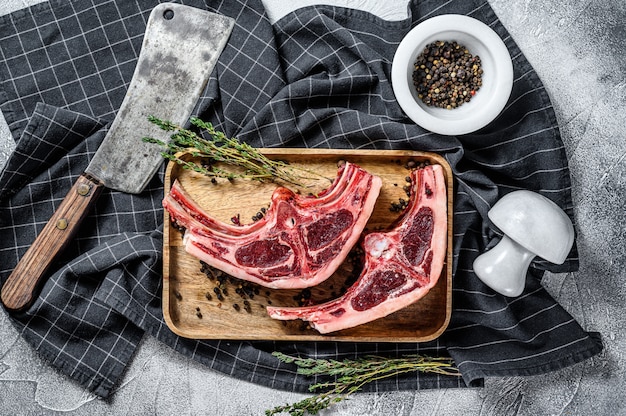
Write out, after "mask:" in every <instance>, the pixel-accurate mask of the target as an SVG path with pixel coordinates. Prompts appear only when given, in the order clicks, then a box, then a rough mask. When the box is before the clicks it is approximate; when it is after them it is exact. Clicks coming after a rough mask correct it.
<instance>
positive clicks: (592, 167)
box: [0, 0, 626, 416]
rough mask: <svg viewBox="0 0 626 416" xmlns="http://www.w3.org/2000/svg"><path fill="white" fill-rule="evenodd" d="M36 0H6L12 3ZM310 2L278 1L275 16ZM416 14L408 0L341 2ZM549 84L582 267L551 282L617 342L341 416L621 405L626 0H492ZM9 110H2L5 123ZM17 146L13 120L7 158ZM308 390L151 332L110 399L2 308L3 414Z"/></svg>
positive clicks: (139, 406) (572, 307) (356, 405)
mask: <svg viewBox="0 0 626 416" xmlns="http://www.w3.org/2000/svg"><path fill="white" fill-rule="evenodd" d="M36 2H38V1H37V0H3V1H2V2H1V4H0V13H2V14H4V13H7V12H9V11H12V10H16V9H19V8H21V7H25V6H26V5H28V4H33V3H36ZM313 2H314V1H311V0H299V1H290V2H288V4H289V5H288V6H287V5H286V4H287V2H278V1H277V0H273V1H272V0H266V3H267V4H268V6H269V8H270V11H271V17H272V18H273V19H276V18H279V17H280V16H282V15H283V14H284V13H286V12H288V11H289V10H291V9H292V8H296V7H298V6H300V5H304V4H311V3H313ZM329 2H330V3H334V4H341V5H347V6H350V7H355V8H364V9H369V10H372V11H374V12H375V13H378V14H380V15H381V16H383V17H385V18H388V19H399V18H402V17H404V16H406V2H405V1H400V0H394V1H387V2H379V1H364V0H361V1H358V0H355V1H351V0H335V1H329ZM490 3H491V4H492V6H493V8H494V9H495V11H496V13H497V14H498V15H499V17H500V18H501V20H502V22H503V23H504V25H505V26H506V27H507V28H508V29H509V31H510V32H511V34H512V36H513V37H514V39H515V40H516V41H517V42H518V44H519V45H520V48H521V49H522V51H523V52H524V53H525V54H526V56H527V57H528V59H529V60H530V62H531V64H532V65H533V66H534V67H535V68H536V70H537V72H538V73H539V75H540V77H541V78H542V80H543V81H544V83H545V85H546V88H547V91H548V92H549V94H550V95H551V97H552V99H553V103H554V106H555V108H556V112H557V116H558V118H559V122H560V126H561V129H562V135H563V139H564V142H565V146H566V149H567V153H568V155H569V159H570V166H571V171H572V178H573V195H574V206H575V213H576V222H577V227H578V229H577V231H578V244H579V251H580V258H581V267H580V271H578V272H576V273H569V274H558V275H556V274H552V275H548V276H546V278H545V279H544V284H545V285H546V286H547V287H548V289H549V290H550V292H551V293H552V294H553V295H554V296H555V297H556V298H557V299H558V300H559V302H560V303H561V304H562V305H563V306H564V307H565V308H566V309H567V310H568V311H570V313H572V314H573V315H574V317H575V318H576V319H577V320H578V321H579V322H580V323H581V324H582V326H583V327H584V328H585V329H587V330H590V331H599V332H601V333H602V335H603V338H604V342H605V351H604V353H603V354H602V355H601V356H599V357H595V358H593V359H591V360H588V361H586V362H584V363H582V364H579V365H576V366H573V367H570V368H567V369H564V370H562V371H558V372H554V373H550V374H548V375H544V376H538V377H527V378H518V377H513V378H495V379H489V380H487V381H486V385H485V387H484V388H482V389H466V390H458V389H455V390H433V391H421V392H413V391H408V392H394V393H380V394H375V393H372V394H358V395H356V396H354V397H353V398H352V399H351V400H349V401H347V402H344V403H341V404H339V405H337V406H335V407H334V408H333V409H332V410H331V411H329V412H327V413H326V414H333V415H335V414H337V415H355V416H356V415H363V414H368V415H425V414H428V415H498V416H500V415H599V416H602V415H621V414H626V404H624V403H623V400H622V398H623V397H624V392H625V391H626V375H625V370H626V347H625V346H626V343H625V342H624V341H625V338H626V330H625V329H624V328H625V326H626V325H625V324H626V314H625V313H624V299H625V297H626V286H625V285H624V283H623V282H624V279H623V277H624V276H625V273H624V271H623V268H624V266H625V265H626V254H625V253H626V249H625V248H624V242H625V241H626V231H625V230H626V228H625V227H623V224H624V222H625V220H626V218H625V217H626V215H625V210H624V208H623V201H624V200H626V195H625V194H626V191H625V185H626V184H625V182H626V140H625V138H626V137H625V136H626V111H624V110H626V75H625V74H626V54H624V45H625V43H624V41H626V32H624V28H623V24H624V22H625V21H626V4H625V3H624V2H623V1H622V0H605V1H603V2H597V1H591V0H583V1H578V0H560V1H556V0H491V1H490ZM0 121H2V120H0ZM11 149H12V143H11V139H10V137H9V134H8V131H7V129H6V125H4V126H3V123H2V122H0V166H1V165H2V164H3V163H4V161H5V160H6V157H7V155H8V153H9V152H10V151H11ZM304 397H306V395H303V394H289V393H285V392H282V391H275V390H271V389H269V388H266V387H263V386H258V385H253V384H249V383H245V382H241V381H238V380H235V379H232V378H229V377H227V376H225V375H222V374H219V373H216V372H213V371H210V370H207V369H206V368H204V367H202V366H201V365H199V364H196V363H194V362H192V361H190V360H188V359H186V358H184V357H182V356H181V355H179V354H177V353H175V352H172V351H171V350H170V349H169V348H167V347H164V346H163V345H161V344H160V343H158V342H157V341H155V340H154V339H152V338H149V337H146V338H145V339H144V340H143V343H142V345H141V347H140V349H139V352H138V353H137V356H136V357H135V359H134V361H133V364H132V365H131V367H130V368H129V369H128V372H127V374H126V375H125V377H124V380H123V383H122V385H121V386H120V387H119V390H118V391H117V393H116V394H115V395H114V396H113V398H112V399H110V400H108V401H103V400H99V399H97V398H96V397H94V396H92V395H90V394H89V393H87V392H86V391H84V390H83V389H81V388H80V387H78V386H77V385H76V384H74V383H73V382H72V381H70V380H68V379H66V378H65V377H63V376H61V375H59V374H58V373H57V372H56V371H55V370H54V369H53V368H52V367H50V366H48V365H47V364H45V363H44V362H43V361H42V360H41V359H40V358H39V357H37V355H36V354H35V353H34V352H33V351H32V350H31V349H30V347H29V346H28V345H26V344H25V342H24V341H22V339H21V338H20V336H19V334H18V333H17V332H16V330H15V329H14V328H13V327H12V326H11V324H10V322H9V321H8V318H7V316H6V314H5V313H4V312H0V414H1V415H35V414H37V415H40V414H63V415H100V414H112V415H117V414H130V415H146V414H158V415H172V414H177V415H201V414H205V415H260V414H263V411H264V410H265V409H268V408H271V407H273V406H275V405H279V404H283V403H285V402H293V401H297V400H300V399H302V398H304Z"/></svg>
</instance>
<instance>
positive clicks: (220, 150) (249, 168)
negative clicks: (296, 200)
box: [143, 116, 320, 187]
mask: <svg viewBox="0 0 626 416" xmlns="http://www.w3.org/2000/svg"><path fill="white" fill-rule="evenodd" d="M148 120H149V121H150V122H151V123H153V124H155V125H156V126H158V127H159V128H161V129H162V130H164V131H168V132H173V133H172V135H171V136H170V141H169V142H168V143H165V142H164V141H162V140H159V139H155V138H152V137H144V138H143V141H144V142H147V143H154V144H157V145H159V146H161V147H162V148H163V149H164V150H163V151H162V152H161V155H162V156H163V157H164V158H166V159H168V160H171V161H174V162H176V163H178V164H179V165H181V166H182V167H183V168H184V169H188V170H191V171H194V172H197V173H200V174H202V175H205V176H208V177H210V178H225V179H228V180H233V179H237V178H246V179H253V180H258V181H261V182H265V181H274V180H282V181H284V182H286V183H288V184H292V185H296V186H300V187H304V186H305V180H306V179H311V178H312V177H317V178H319V177H320V175H317V174H315V173H314V172H310V171H308V170H304V169H298V168H296V167H293V166H290V165H289V164H288V163H287V162H285V161H281V160H272V159H269V158H268V157H266V156H265V155H263V154H262V153H261V152H260V151H259V150H258V149H256V148H255V147H253V146H250V145H249V144H247V143H242V142H240V141H239V140H238V139H236V138H234V137H232V138H231V137H227V136H226V135H225V134H224V133H223V132H221V131H219V130H217V129H215V127H214V126H213V124H212V123H210V122H206V121H203V120H201V119H199V118H197V117H192V118H190V120H189V121H190V123H191V125H192V126H194V127H196V128H197V129H199V130H200V131H201V132H205V133H206V135H208V138H205V137H203V136H202V135H201V134H198V133H196V132H194V131H192V130H189V129H185V128H183V127H181V126H179V125H176V124H174V123H172V122H170V121H167V120H161V119H159V118H158V117H155V116H149V117H148ZM184 151H187V152H189V153H190V154H191V155H192V156H193V157H202V158H206V159H208V160H209V162H210V163H208V164H199V163H196V162H194V161H189V160H184V159H182V158H180V157H179V155H178V154H179V153H180V152H184ZM215 162H221V163H224V164H227V165H231V166H237V167H239V168H242V169H243V172H241V171H239V172H235V171H230V170H225V169H222V168H218V167H217V166H215V165H214V163H215Z"/></svg>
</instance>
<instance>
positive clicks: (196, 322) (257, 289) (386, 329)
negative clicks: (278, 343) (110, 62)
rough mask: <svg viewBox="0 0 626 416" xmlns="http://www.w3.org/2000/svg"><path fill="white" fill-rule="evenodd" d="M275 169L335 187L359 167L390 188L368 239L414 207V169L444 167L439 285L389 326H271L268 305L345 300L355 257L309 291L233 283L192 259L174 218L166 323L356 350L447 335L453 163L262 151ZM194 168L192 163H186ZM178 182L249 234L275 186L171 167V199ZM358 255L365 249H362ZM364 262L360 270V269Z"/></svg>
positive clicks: (417, 155)
mask: <svg viewBox="0 0 626 416" xmlns="http://www.w3.org/2000/svg"><path fill="white" fill-rule="evenodd" d="M262 151H263V153H264V154H265V155H266V156H268V157H270V158H274V159H280V160H284V161H288V162H289V163H290V165H292V166H296V167H301V168H304V169H307V170H309V171H314V172H317V173H320V174H322V175H323V176H324V177H325V178H330V179H334V177H335V176H336V173H337V163H338V162H339V161H340V160H348V161H350V162H353V163H357V164H359V165H360V166H362V167H363V168H365V169H366V170H368V171H369V172H371V173H372V174H375V175H378V176H380V177H381V178H382V179H383V188H382V190H381V193H380V196H379V198H378V200H377V202H376V206H375V208H374V212H373V214H372V216H371V217H370V220H369V221H368V224H367V229H370V230H374V229H384V228H386V227H388V226H389V225H390V224H391V223H392V222H393V221H394V220H395V219H396V218H397V217H398V216H399V215H401V211H402V208H403V205H404V202H403V201H405V200H408V197H407V194H406V189H407V182H406V178H407V174H408V168H409V167H410V166H412V165H413V164H421V163H427V164H440V165H442V166H443V167H444V172H445V176H446V184H447V197H448V242H447V243H448V244H447V251H446V264H445V265H444V269H443V271H442V275H441V276H440V278H439V280H438V282H437V284H436V285H435V287H434V288H433V289H431V290H430V292H429V293H428V294H427V295H426V296H425V297H423V298H422V299H420V300H419V301H418V302H417V303H415V304H413V305H411V306H409V307H407V308H405V309H402V310H400V311H398V312H396V313H393V314H391V315H389V316H387V317H385V318H381V319H378V320H376V321H374V322H370V323H368V324H364V325H360V326H357V327H355V328H351V329H346V330H343V331H338V332H335V333H331V334H325V335H321V334H320V333H319V332H317V331H315V330H314V329H311V328H310V327H308V325H307V324H306V323H305V322H302V321H299V320H298V321H289V322H287V321H278V320H274V319H272V318H270V317H269V315H268V314H267V312H266V307H267V306H268V305H274V306H278V305H280V306H298V305H301V304H304V303H310V302H313V303H321V302H324V301H327V300H330V299H334V298H336V297H339V296H341V294H343V292H344V291H345V289H346V288H347V287H348V286H349V285H350V284H351V283H353V282H354V280H355V279H356V277H358V270H357V268H355V261H357V260H356V256H355V255H349V256H348V258H347V259H346V260H345V261H344V263H343V264H342V265H341V266H340V268H339V269H338V270H337V271H336V272H335V274H333V276H331V277H330V278H329V279H328V280H327V281H326V282H324V283H322V284H320V285H318V286H315V287H312V288H308V289H298V290H295V289H294V290H285V289H268V288H265V287H262V286H259V285H256V284H252V283H248V282H244V281H242V280H239V279H235V278H233V277H230V276H228V275H226V274H224V273H223V272H221V271H219V270H217V269H214V268H212V267H209V266H207V265H206V264H203V263H201V262H200V260H198V259H197V258H195V257H192V256H191V255H189V254H187V253H186V252H185V249H184V247H183V241H182V236H183V234H182V233H181V231H180V230H178V229H177V228H176V227H175V226H174V225H173V224H172V223H171V222H170V219H169V214H168V212H167V211H165V219H164V250H163V315H164V317H165V321H166V322H167V324H168V326H169V327H170V329H171V330H172V331H173V332H175V333H176V334H178V335H180V336H183V337H187V338H195V339H239V340H294V341H297V340H300V341H302V340H305V341H306V340H310V341H324V340H325V341H354V342H357V341H358V342H422V341H428V340H432V339H435V338H437V337H438V336H439V335H440V334H441V333H442V332H443V331H444V329H445V328H446V327H447V325H448V321H449V319H450V314H451V292H452V173H451V170H450V167H449V165H448V164H447V162H446V161H445V159H443V158H441V157H440V156H438V155H436V154H431V153H423V152H415V151H396V150H388V151H379V150H355V151H349V150H332V149H329V150H310V149H262ZM182 157H183V158H184V159H185V160H189V161H192V160H195V161H200V160H199V159H197V158H194V157H193V156H192V155H191V154H185V155H183V156H182ZM174 180H178V181H180V182H181V184H182V185H183V187H184V188H185V189H186V190H187V191H188V192H189V194H190V195H191V197H192V198H193V199H194V200H195V201H196V202H198V204H200V206H201V207H202V208H203V209H204V210H206V211H207V212H208V213H210V214H211V215H212V216H214V217H216V218H218V219H220V220H222V221H224V222H227V223H228V222H231V221H233V220H234V221H240V222H241V223H242V224H245V223H249V222H252V221H253V219H254V218H253V217H257V218H258V216H262V215H263V213H264V210H265V209H266V208H267V207H268V204H269V201H270V196H271V194H272V191H273V190H274V189H275V188H276V186H277V184H276V183H271V182H270V183H259V182H258V181H252V180H247V179H236V180H233V181H228V180H225V179H223V180H218V181H211V179H209V178H207V177H205V176H202V175H201V174H198V173H196V172H192V171H190V170H186V169H183V168H182V167H181V166H180V165H178V164H176V163H174V162H170V163H169V165H168V167H167V171H166V178H165V193H167V192H169V188H170V186H171V184H172V183H173V181H174ZM310 185H311V187H310V188H309V187H307V190H309V191H310V192H312V193H315V192H319V191H321V190H323V189H325V188H326V187H328V185H329V182H328V180H327V179H311V183H310ZM357 250H358V248H357ZM359 261H360V260H359Z"/></svg>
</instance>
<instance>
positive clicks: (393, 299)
mask: <svg viewBox="0 0 626 416" xmlns="http://www.w3.org/2000/svg"><path fill="white" fill-rule="evenodd" d="M411 179H412V189H411V199H410V201H409V206H408V207H407V209H406V211H405V213H404V215H403V216H402V217H401V218H400V219H399V221H398V222H397V223H396V224H395V226H394V227H393V228H392V229H391V230H390V231H387V232H375V233H370V234H367V235H366V236H365V239H364V241H363V249H364V252H365V265H364V268H363V271H362V272H361V274H360V276H359V278H358V280H357V281H356V282H355V283H354V285H353V286H352V287H350V288H349V289H348V291H347V292H346V293H345V294H344V295H343V296H342V297H340V298H337V299H335V300H332V301H329V302H326V303H323V304H319V305H314V306H305V307H273V306H268V307H267V311H268V313H269V315H270V316H271V317H272V318H275V319H280V320H293V319H302V320H304V321H308V322H309V323H310V325H311V326H312V327H313V328H315V329H316V330H318V331H319V332H320V333H322V334H325V333H329V332H334V331H338V330H341V329H346V328H351V327H354V326H357V325H361V324H364V323H366V322H371V321H373V320H375V319H378V318H382V317H384V316H387V315H389V314H390V313H392V312H395V311H398V310H400V309H402V308H404V307H406V306H408V305H410V304H412V303H415V302H416V301H417V300H419V299H420V298H422V297H423V296H424V295H425V294H426V293H427V292H428V291H429V290H430V289H431V288H432V287H433V286H434V285H435V284H436V283H437V280H438V279H439V276H440V275H441V271H442V269H443V265H444V261H445V257H446V242H447V197H446V186H445V182H444V176H443V170H442V168H441V166H439V165H432V166H427V167H425V168H423V169H417V170H414V171H412V172H411Z"/></svg>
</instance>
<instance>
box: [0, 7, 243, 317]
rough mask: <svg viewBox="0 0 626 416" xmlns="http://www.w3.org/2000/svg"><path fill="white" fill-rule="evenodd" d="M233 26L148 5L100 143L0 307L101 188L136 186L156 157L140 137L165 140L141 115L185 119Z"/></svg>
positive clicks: (32, 286) (38, 268) (20, 297)
mask: <svg viewBox="0 0 626 416" xmlns="http://www.w3.org/2000/svg"><path fill="white" fill-rule="evenodd" d="M233 26H234V20H233V19H232V18H229V17H226V16H223V15H219V14H216V13H212V12H208V11H204V10H200V9H196V8H193V7H189V6H184V5H181V4H175V3H162V4H160V5H158V6H156V7H155V8H154V9H153V10H152V12H151V13H150V17H149V18H148V22H147V25H146V32H145V35H144V38H143V43H142V46H141V51H140V53H139V58H138V60H137V66H136V67H135V72H134V74H133V77H132V79H131V82H130V84H129V86H128V91H127V93H126V96H125V97H124V100H123V101H122V105H121V107H120V109H119V111H118V112H117V114H116V116H115V119H114V120H113V122H112V123H111V126H110V128H109V130H108V132H107V134H106V136H105V138H104V140H103V142H102V144H101V145H100V147H99V148H98V150H97V151H96V153H95V155H94V157H93V158H92V160H91V162H90V163H89V165H88V167H87V168H86V169H85V172H84V173H83V174H82V175H81V176H79V178H78V180H77V181H76V182H75V183H74V185H73V186H72V188H71V189H70V192H69V193H68V194H67V196H66V197H65V199H64V200H63V202H61V204H60V205H59V208H58V209H57V210H56V212H55V213H54V214H53V216H52V218H51V219H50V221H49V222H48V223H47V224H46V225H45V226H44V228H43V229H42V231H41V233H39V235H38V236H37V238H36V239H35V241H34V242H33V244H32V245H31V246H30V247H29V249H28V250H27V251H26V253H25V254H24V256H23V257H22V258H21V259H20V262H19V263H18V265H17V266H16V267H15V269H14V270H13V272H12V273H11V275H10V276H9V277H8V278H7V281H6V282H5V283H4V285H3V287H2V291H1V293H0V299H1V300H2V303H3V304H4V306H5V308H6V309H7V310H9V311H18V310H23V309H24V308H26V307H28V306H30V305H31V304H32V302H33V301H34V300H35V296H36V294H37V289H38V287H39V285H40V283H41V282H42V281H43V277H44V276H45V274H46V272H47V271H48V269H49V267H50V265H51V264H52V261H53V260H54V258H55V257H56V255H57V254H58V253H60V252H61V250H63V248H64V247H65V246H66V245H67V243H68V242H69V241H70V240H71V239H72V238H73V236H74V235H75V233H76V231H77V230H78V227H79V225H80V222H81V221H82V219H83V218H84V217H85V216H86V215H87V213H88V212H89V209H90V207H91V206H92V204H93V203H94V202H95V201H96V199H97V197H98V195H99V194H100V193H101V191H102V189H103V188H104V187H107V188H110V189H114V190H117V191H121V192H125V193H133V194H137V193H140V192H141V191H143V189H144V188H145V187H146V185H147V184H148V182H149V181H150V180H151V179H152V177H153V176H154V174H155V172H156V171H157V170H158V168H159V166H160V165H161V164H162V163H163V157H162V156H161V154H160V151H159V149H158V147H157V146H155V145H154V144H150V143H145V142H143V140H142V138H143V137H146V136H149V137H154V138H158V139H161V140H163V141H167V139H168V133H167V132H164V131H163V130H161V129H159V128H158V127H157V126H155V125H154V124H153V123H151V122H149V121H148V116H151V115H152V116H155V117H158V118H160V119H163V120H168V121H172V122H174V123H177V124H180V125H184V124H185V123H186V122H187V120H188V119H189V117H190V116H191V113H192V111H193V109H194V107H195V106H196V103H197V101H198V99H199V97H200V94H201V93H202V91H203V90H204V88H205V86H206V83H207V81H208V78H209V76H210V74H211V72H212V70H213V68H214V67H215V64H216V62H217V59H218V57H219V55H220V54H221V52H222V50H223V49H224V47H225V46H226V42H227V41H228V38H229V36H230V33H231V32H232V29H233Z"/></svg>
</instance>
